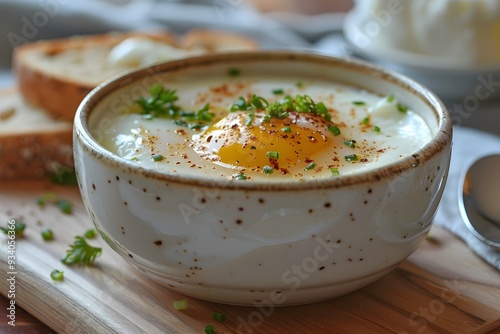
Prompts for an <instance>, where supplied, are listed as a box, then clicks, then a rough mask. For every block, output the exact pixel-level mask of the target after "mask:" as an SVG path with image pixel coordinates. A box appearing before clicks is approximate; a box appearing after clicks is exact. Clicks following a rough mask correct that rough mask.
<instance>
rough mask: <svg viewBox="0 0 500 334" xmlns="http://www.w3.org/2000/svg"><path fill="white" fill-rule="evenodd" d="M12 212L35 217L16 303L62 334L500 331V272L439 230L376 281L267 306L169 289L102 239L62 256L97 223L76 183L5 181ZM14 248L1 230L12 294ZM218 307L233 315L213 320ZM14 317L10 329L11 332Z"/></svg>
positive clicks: (30, 220)
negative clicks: (49, 200)
mask: <svg viewBox="0 0 500 334" xmlns="http://www.w3.org/2000/svg"><path fill="white" fill-rule="evenodd" d="M48 191H51V192H55V193H57V194H58V195H59V196H60V198H64V199H68V200H70V201H71V202H72V203H73V205H74V212H73V213H72V214H70V215H67V214H64V213H62V212H61V211H60V210H59V209H58V208H57V207H55V206H52V205H47V206H46V207H45V208H40V207H38V205H37V204H36V198H37V196H39V195H42V194H44V193H46V192H48ZM12 218H22V219H23V220H24V222H25V223H26V225H27V227H26V231H25V237H24V238H22V239H20V238H18V239H17V240H16V264H15V265H16V272H17V275H16V296H15V301H16V305H17V306H20V307H22V308H24V309H25V310H26V311H28V312H29V313H30V314H32V315H34V316H35V317H36V318H38V319H39V320H41V321H42V322H43V323H44V324H45V325H46V326H48V327H50V328H51V329H53V330H54V331H56V332H60V333H203V332H204V330H203V329H204V326H205V325H207V324H212V325H214V327H215V328H216V330H217V333H238V332H239V333H500V273H499V272H498V271H496V270H495V269H493V268H492V267H490V266H488V265H487V264H485V263H484V262H483V261H482V260H481V259H479V258H478V257H477V256H475V255H474V254H473V253H472V252H471V251H470V250H469V249H468V248H467V247H466V246H465V245H464V244H463V243H462V242H461V241H460V240H458V239H456V238H455V237H454V236H452V235H450V234H449V233H448V232H446V231H444V230H441V229H439V228H433V229H432V230H431V232H430V237H429V238H428V239H427V240H426V241H425V243H424V244H423V245H422V246H421V247H420V248H419V249H418V250H417V252H415V253H414V254H413V255H412V256H411V257H410V258H408V259H407V260H406V261H404V262H403V263H402V264H401V265H400V266H399V267H398V268H397V269H396V270H394V271H393V272H392V273H390V274H389V275H387V276H386V277H384V278H382V279H381V280H379V281H377V282H375V283H373V284H371V285H370V286H368V287H365V288H363V289H361V290H358V291H356V292H354V293H351V294H348V295H346V296H343V297H340V298H337V299H333V300H330V301H326V302H321V303H315V304H310V305H303V306H293V307H273V306H272V305H269V306H268V307H266V308H260V309H259V308H252V307H238V306H230V305H222V304H216V303H211V302H205V301H201V300H197V299H194V298H189V297H184V296H182V295H180V294H178V293H175V292H173V291H170V290H167V289H166V288H164V287H162V286H160V285H159V284H157V283H155V282H153V281H151V280H150V279H148V278H146V277H145V276H143V275H142V274H141V273H140V272H138V271H136V270H135V269H134V268H132V267H131V266H129V265H128V264H126V263H125V262H124V261H123V260H122V259H121V258H120V257H119V256H118V255H117V254H115V253H114V252H113V251H112V250H111V249H110V248H109V247H108V246H107V245H106V244H105V243H104V242H103V241H102V240H100V239H97V238H96V239H94V240H90V241H89V243H90V244H93V245H96V246H97V245H98V246H100V247H102V248H103V254H102V256H100V257H99V258H98V259H97V260H96V262H95V265H94V266H93V267H78V266H67V265H64V264H63V263H61V261H60V259H61V257H62V256H63V255H64V254H65V251H66V249H67V248H68V245H69V244H71V243H72V242H73V239H74V237H75V236H76V235H82V234H83V233H84V232H85V231H86V230H87V229H89V228H92V227H93V226H92V223H91V221H90V219H89V218H88V217H87V213H86V211H85V209H84V207H83V204H82V202H81V200H80V196H79V192H78V189H77V188H76V187H63V186H57V185H54V184H51V183H49V182H48V181H42V180H40V181H5V182H1V183H0V225H1V226H6V225H7V221H8V220H9V219H12ZM45 227H50V228H51V229H52V230H53V231H54V240H53V241H44V240H43V239H42V238H41V236H40V231H41V230H42V229H43V228H45ZM7 250H8V249H7V238H6V236H0V254H1V255H0V256H1V261H0V271H1V272H2V275H3V276H4V278H3V279H0V289H1V293H2V294H3V295H4V296H6V295H7V292H8V290H9V287H8V283H7V280H6V276H7V272H9V271H10V270H9V269H8V266H7V263H6V259H7ZM53 269H59V270H62V271H64V276H65V278H64V281H63V282H56V281H53V280H52V279H51V278H50V272H51V271H52V270H53ZM184 298H185V299H187V300H188V302H189V308H188V309H187V310H185V311H179V310H175V309H174V308H173V301H174V300H180V299H184ZM5 311H6V308H5V307H4V305H2V312H5ZM214 311H218V312H222V313H223V314H224V315H225V317H226V320H225V321H224V322H223V323H218V322H216V321H214V320H212V319H211V316H212V313H213V312H214ZM19 312H20V313H18V314H16V315H17V321H18V322H17V323H16V324H17V325H18V326H19V327H18V328H17V329H22V325H23V319H25V318H23V313H22V311H21V310H19ZM5 318H6V317H2V319H3V320H2V327H1V328H0V329H4V330H5V331H3V332H8V330H9V327H8V325H7V324H5V323H4V321H5ZM24 324H25V323H24ZM33 325H34V326H42V325H40V324H39V323H36V322H33ZM26 328H28V327H26ZM37 328H41V327H37ZM14 332H15V333H18V331H12V333H14ZM21 333H22V332H21ZM26 333H28V331H26ZM29 333H32V332H29ZM33 333H36V332H33Z"/></svg>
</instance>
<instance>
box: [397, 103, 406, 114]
mask: <svg viewBox="0 0 500 334" xmlns="http://www.w3.org/2000/svg"><path fill="white" fill-rule="evenodd" d="M396 107H397V108H398V110H399V112H401V113H405V112H407V111H408V107H407V106H405V105H403V104H401V103H398V104H397V105H396Z"/></svg>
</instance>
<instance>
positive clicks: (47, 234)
mask: <svg viewBox="0 0 500 334" xmlns="http://www.w3.org/2000/svg"><path fill="white" fill-rule="evenodd" d="M40 234H41V235H42V239H43V240H45V241H50V240H53V239H54V234H53V233H52V230H51V229H50V228H44V229H43V230H42V231H41V232H40Z"/></svg>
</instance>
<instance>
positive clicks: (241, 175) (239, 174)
mask: <svg viewBox="0 0 500 334" xmlns="http://www.w3.org/2000/svg"><path fill="white" fill-rule="evenodd" d="M233 177H234V178H235V179H236V180H246V179H247V176H246V175H245V174H243V173H242V172H239V173H236V174H234V175H233Z"/></svg>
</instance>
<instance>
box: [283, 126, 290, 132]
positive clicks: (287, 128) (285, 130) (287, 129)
mask: <svg viewBox="0 0 500 334" xmlns="http://www.w3.org/2000/svg"><path fill="white" fill-rule="evenodd" d="M281 131H283V132H286V133H291V132H292V129H291V128H290V127H289V126H285V127H283V128H281Z"/></svg>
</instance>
